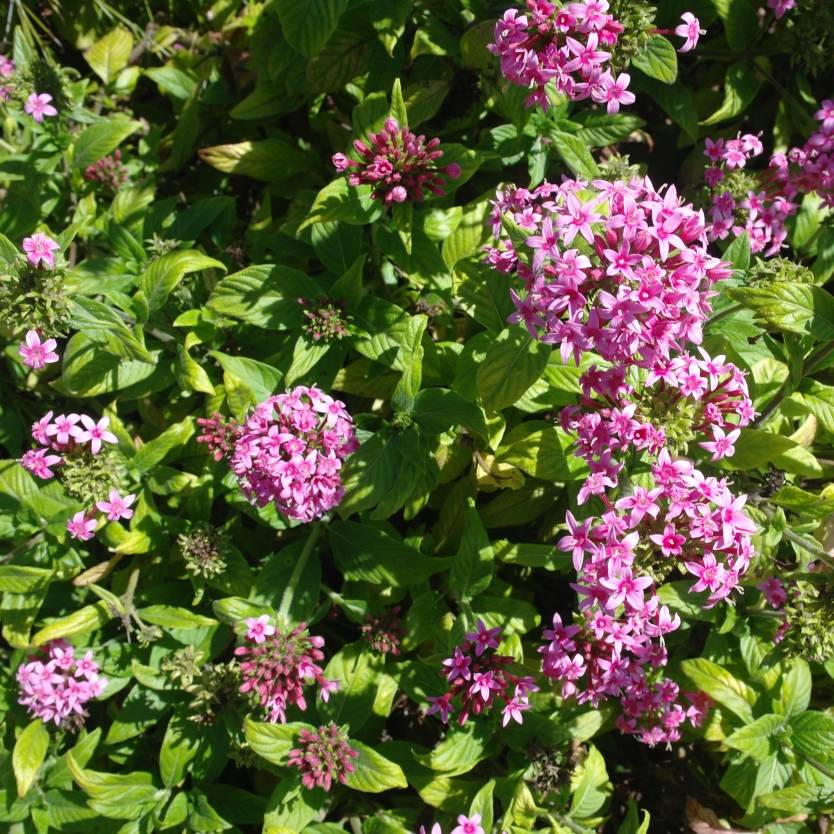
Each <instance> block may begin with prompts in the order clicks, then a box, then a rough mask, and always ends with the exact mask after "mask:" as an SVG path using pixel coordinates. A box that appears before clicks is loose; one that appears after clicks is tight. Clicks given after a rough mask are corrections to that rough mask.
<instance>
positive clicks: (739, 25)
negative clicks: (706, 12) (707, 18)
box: [712, 0, 759, 52]
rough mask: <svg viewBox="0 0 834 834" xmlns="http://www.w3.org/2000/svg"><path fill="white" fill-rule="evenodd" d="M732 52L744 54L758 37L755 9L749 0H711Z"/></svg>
mask: <svg viewBox="0 0 834 834" xmlns="http://www.w3.org/2000/svg"><path fill="white" fill-rule="evenodd" d="M712 4H713V6H715V10H716V11H717V12H718V16H719V17H720V18H721V22H722V23H723V24H724V32H725V33H726V35H727V43H729V45H730V48H731V49H732V50H733V51H734V52H744V50H745V49H747V48H748V47H749V46H751V45H752V44H753V43H754V42H755V40H756V37H757V36H758V31H759V21H758V18H757V15H756V9H755V7H754V6H753V4H752V3H750V2H749V0H712Z"/></svg>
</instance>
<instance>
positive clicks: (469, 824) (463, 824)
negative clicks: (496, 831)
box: [420, 814, 486, 834]
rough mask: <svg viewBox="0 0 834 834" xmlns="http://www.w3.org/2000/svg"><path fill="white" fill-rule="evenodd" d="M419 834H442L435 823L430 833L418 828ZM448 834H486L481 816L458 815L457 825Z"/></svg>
mask: <svg viewBox="0 0 834 834" xmlns="http://www.w3.org/2000/svg"><path fill="white" fill-rule="evenodd" d="M420 834H443V830H442V829H441V827H440V824H439V823H435V824H434V825H433V826H432V827H431V831H426V828H425V826H420ZM450 834H486V832H485V831H484V828H483V826H482V825H481V815H480V814H469V815H467V814H458V818H457V825H456V826H455V827H454V828H453V829H452V830H451V832H450Z"/></svg>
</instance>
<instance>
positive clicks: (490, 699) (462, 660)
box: [427, 620, 538, 727]
mask: <svg viewBox="0 0 834 834" xmlns="http://www.w3.org/2000/svg"><path fill="white" fill-rule="evenodd" d="M500 642H501V629H500V628H487V627H486V625H485V624H484V623H483V621H482V620H478V623H477V626H476V629H475V631H474V632H471V633H468V634H466V636H465V638H464V640H463V642H462V643H461V644H460V645H459V646H457V647H456V648H455V651H454V654H453V655H452V656H451V657H449V658H447V659H446V660H444V661H443V666H444V667H445V672H444V673H443V674H445V677H446V679H447V681H448V682H449V691H448V692H446V693H445V694H444V695H440V696H430V697H429V703H430V706H429V709H428V711H427V713H428V715H433V714H437V715H439V716H440V719H441V720H442V721H444V722H446V721H448V720H449V715H450V714H451V713H452V712H454V710H455V705H454V704H453V703H452V701H453V699H455V698H457V701H458V703H459V708H460V715H459V716H458V721H459V722H460V724H465V723H466V720H467V719H468V718H469V716H470V715H480V714H481V713H482V712H487V711H488V710H490V709H491V708H492V707H493V706H494V704H495V703H496V701H497V700H500V701H501V702H502V703H503V707H502V710H501V713H502V716H503V719H502V723H503V725H504V726H505V727H506V726H507V724H509V722H510V721H515V722H517V723H518V724H521V723H522V720H523V719H522V713H523V712H525V711H526V710H528V709H530V703H529V700H528V696H529V694H530V693H531V692H536V691H537V690H538V686H536V684H535V682H534V681H533V679H532V678H531V677H519V676H517V675H513V674H512V673H510V672H509V671H508V669H507V667H508V666H509V665H510V664H511V663H512V662H513V659H512V658H511V657H508V656H506V655H500V654H497V653H496V651H495V650H496V649H497V648H498V646H499V644H500Z"/></svg>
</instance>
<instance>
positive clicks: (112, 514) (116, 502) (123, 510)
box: [96, 489, 136, 521]
mask: <svg viewBox="0 0 834 834" xmlns="http://www.w3.org/2000/svg"><path fill="white" fill-rule="evenodd" d="M135 500H136V496H135V495H132V494H131V495H125V496H124V498H122V497H121V496H120V495H119V493H118V492H117V491H116V490H115V489H111V490H110V495H109V496H108V500H107V501H96V507H98V509H100V510H101V511H102V512H103V513H105V514H106V515H107V520H108V521H118V520H119V519H121V518H125V519H127V518H132V517H133V510H131V509H130V505H131V504H133V502H134V501H135Z"/></svg>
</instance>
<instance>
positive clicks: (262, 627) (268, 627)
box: [245, 614, 275, 644]
mask: <svg viewBox="0 0 834 834" xmlns="http://www.w3.org/2000/svg"><path fill="white" fill-rule="evenodd" d="M245 622H246V639H247V640H253V641H254V642H255V643H258V644H261V643H263V642H264V641H265V640H266V638H267V637H271V636H272V635H273V634H275V626H274V625H272V624H271V623H270V621H269V615H268V614H261V616H260V617H249V618H248V619H247V620H246V621H245Z"/></svg>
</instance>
